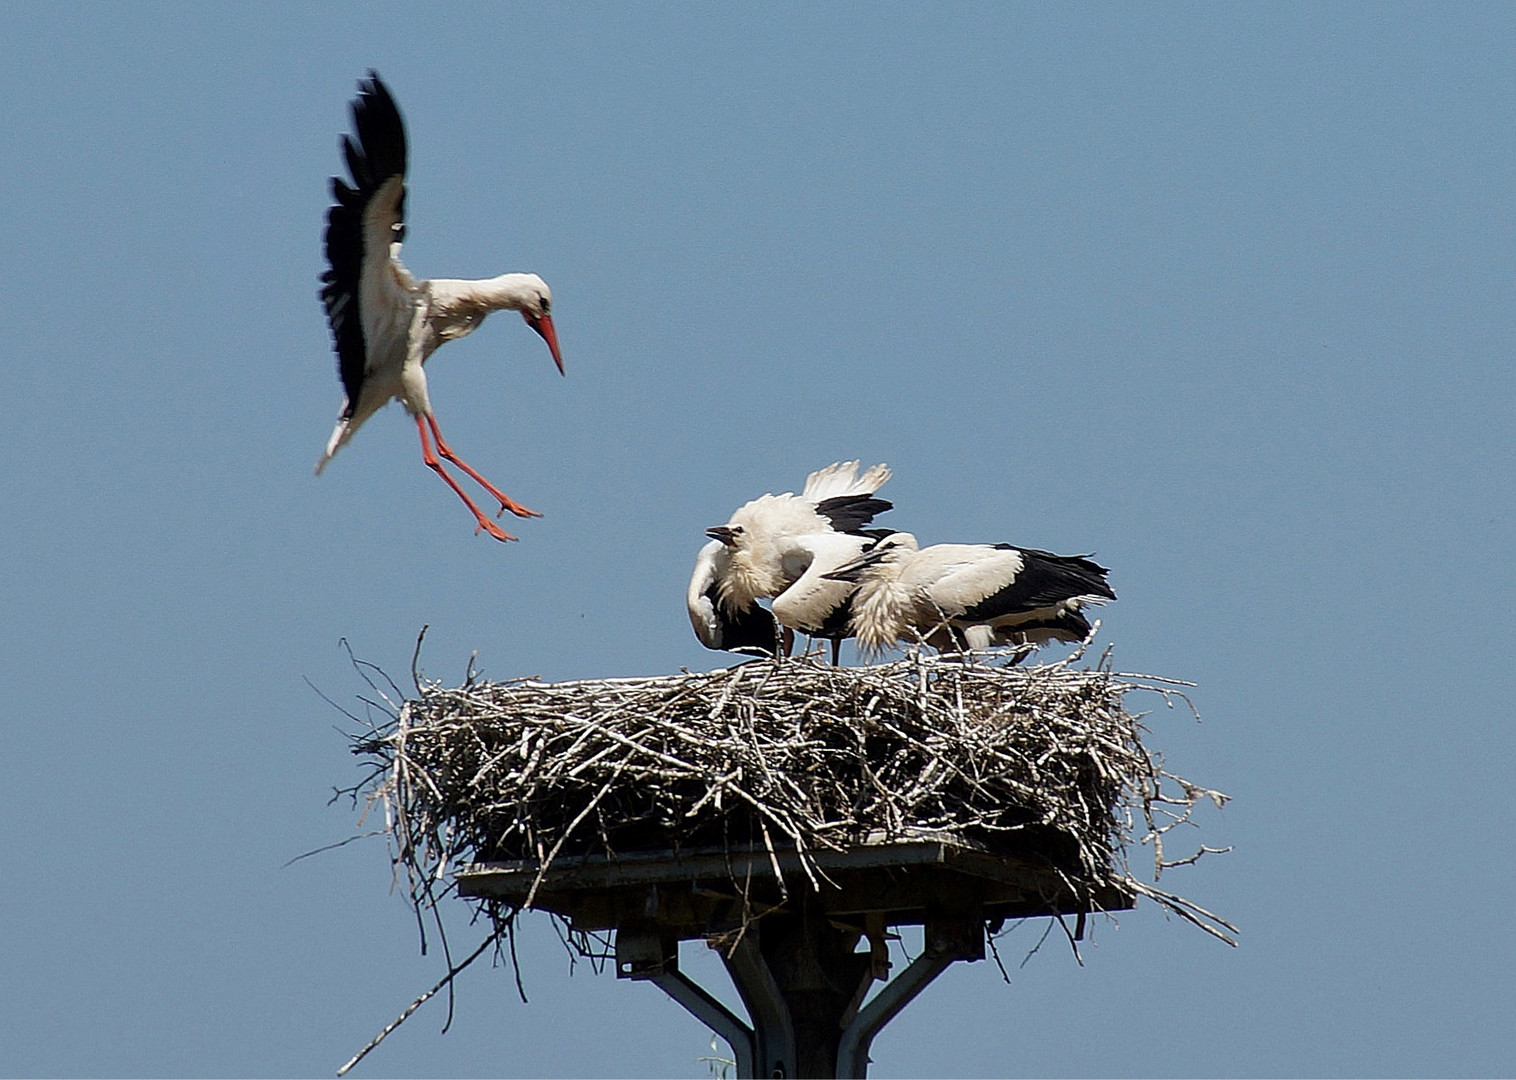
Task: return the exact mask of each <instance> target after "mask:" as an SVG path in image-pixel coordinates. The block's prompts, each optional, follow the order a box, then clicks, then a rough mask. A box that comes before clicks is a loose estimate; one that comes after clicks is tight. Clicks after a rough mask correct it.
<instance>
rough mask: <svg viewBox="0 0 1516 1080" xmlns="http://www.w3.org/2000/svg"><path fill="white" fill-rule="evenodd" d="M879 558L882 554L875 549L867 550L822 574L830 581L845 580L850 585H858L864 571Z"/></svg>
mask: <svg viewBox="0 0 1516 1080" xmlns="http://www.w3.org/2000/svg"><path fill="white" fill-rule="evenodd" d="M879 559H880V556H879V555H878V554H877V553H875V552H874V551H872V550H870V551H865V552H864V553H863V554H862V555H860V556H858V557H857V558H856V559H854V560H853V561H852V562H847V563H843V564H842V565H841V566H839V567H837V569H835V570H833V571H832V572H831V573H830V574H822V575H821V576H822V577H823V578H825V579H826V580H828V581H845V582H847V583H848V584H849V585H856V584H858V582H859V580H860V579H861V578H862V577H863V574H864V572H865V571H866V570H868V568H869V567H871V566H873V565H874V564H875V563H877V562H878V561H879Z"/></svg>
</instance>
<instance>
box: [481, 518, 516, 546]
mask: <svg viewBox="0 0 1516 1080" xmlns="http://www.w3.org/2000/svg"><path fill="white" fill-rule="evenodd" d="M480 529H483V530H484V531H485V532H487V533H489V534H490V535H491V536H493V537H494V538H495V539H496V540H499V541H501V542H502V543H503V542H505V541H507V540H515V539H516V537H514V536H512V535H511V534H510V533H508V532H506V531H505V530H504V529H502V528H501V527H500V526H499V525H496V524H495V523H494V522H493V521H491V520H490V519H489V518H487V517H484V516H483V515H481V516H480V517H479V524H478V526H477V527H476V528H475V529H474V535H475V536H478V535H479V530H480Z"/></svg>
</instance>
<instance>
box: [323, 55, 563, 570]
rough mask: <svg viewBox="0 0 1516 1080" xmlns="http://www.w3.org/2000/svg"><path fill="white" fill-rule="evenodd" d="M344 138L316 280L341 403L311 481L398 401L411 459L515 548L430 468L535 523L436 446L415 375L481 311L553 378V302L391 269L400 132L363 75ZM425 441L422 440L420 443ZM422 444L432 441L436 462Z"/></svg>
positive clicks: (541, 288)
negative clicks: (417, 456)
mask: <svg viewBox="0 0 1516 1080" xmlns="http://www.w3.org/2000/svg"><path fill="white" fill-rule="evenodd" d="M352 112H353V130H354V132H355V133H356V139H355V138H354V137H352V136H343V139H342V146H343V152H344V155H345V156H346V158H347V167H348V171H349V172H350V173H351V174H352V186H351V187H349V186H348V185H347V184H346V183H344V182H343V180H342V178H341V177H337V176H334V177H332V197H333V198H334V199H335V200H336V202H335V204H334V205H333V206H332V207H331V208H330V209H329V210H328V211H327V214H326V259H327V262H328V263H329V264H330V269H328V270H327V271H326V272H325V273H324V274H322V275H321V280H322V281H323V282H325V284H324V285H323V286H322V288H321V300H322V302H323V303H324V304H325V305H326V317H327V321H328V322H329V323H330V324H331V328H332V344H333V348H334V349H335V350H336V353H337V371H338V375H339V376H340V377H341V379H342V389H343V391H344V392H345V393H346V397H345V398H344V399H343V402H342V412H341V414H340V415H339V416H338V418H337V426H336V428H335V429H333V431H332V437H331V439H329V440H328V441H327V444H326V451H325V453H323V454H322V455H321V460H320V461H318V462H317V463H316V474H317V475H318V476H319V475H320V474H321V470H322V469H324V468H326V465H327V463H328V462H329V461H331V460H332V457H333V455H335V454H336V453H337V451H338V450H340V449H342V447H343V446H344V445H345V444H346V443H347V441H348V440H349V439H351V438H352V437H353V433H354V432H356V431H357V430H358V428H359V427H360V426H361V425H362V424H363V422H364V421H365V420H367V419H368V418H369V417H370V416H372V415H374V413H375V412H377V411H378V410H379V409H380V408H381V407H382V406H384V405H386V404H388V403H389V401H390V399H391V398H398V399H399V400H400V403H401V404H402V405H404V406H405V411H406V412H407V413H409V414H410V415H411V416H412V417H413V418H414V419H415V421H416V431H417V432H418V433H419V435H420V436H421V459H422V461H424V462H425V463H426V465H427V467H428V468H430V469H431V470H432V471H433V472H435V473H436V474H437V475H438V476H440V477H442V479H443V480H445V481H446V482H447V485H448V487H450V488H452V489H453V491H454V492H456V493H457V495H458V497H459V498H460V499H462V500H463V502H464V505H466V506H467V507H468V508H469V510H471V511H472V512H473V514H474V517H475V518H476V519H477V520H478V522H479V527H478V528H476V529H475V530H474V531H475V532H476V533H477V532H478V531H479V529H485V530H487V531H488V532H489V534H490V535H491V536H493V537H494V538H495V539H496V540H514V539H516V538H515V537H514V536H512V535H511V534H510V533H508V532H506V531H505V530H503V529H502V528H500V526H499V525H496V524H495V523H494V522H493V521H491V520H490V519H489V518H487V517H485V516H484V514H483V513H482V512H481V511H480V509H479V508H478V507H477V506H475V505H474V502H473V500H472V499H470V498H469V497H468V495H467V494H465V493H464V491H463V489H462V488H461V487H459V486H458V483H457V481H455V480H454V479H453V478H452V477H451V476H449V475H448V473H447V472H446V471H445V470H444V469H443V467H442V463H441V462H440V461H438V460H437V455H438V454H440V455H441V456H442V457H444V458H446V459H447V460H448V461H450V462H452V463H453V464H454V465H456V466H458V468H460V469H462V470H463V471H464V472H466V473H467V474H468V475H469V476H471V477H473V479H474V480H476V481H477V482H478V483H479V485H480V486H481V487H483V488H484V490H485V491H487V492H489V493H490V495H491V496H493V497H494V498H495V499H496V500H498V501H499V503H500V511H499V512H498V513H497V515H496V516H497V517H498V516H499V514H500V513H504V512H505V511H506V510H509V511H510V512H511V513H513V514H515V515H516V516H518V517H541V516H542V515H541V514H539V513H537V512H536V511H535V510H529V509H527V508H526V507H525V506H522V505H521V504H520V503H518V502H516V501H515V500H514V499H511V498H509V497H508V496H506V495H505V494H504V493H502V492H501V491H500V490H499V489H498V488H496V487H495V485H494V484H491V483H490V482H489V481H488V480H486V479H485V478H484V477H483V476H481V475H480V474H479V473H477V472H475V471H474V469H473V468H472V467H470V466H469V465H468V464H467V463H465V462H464V461H463V460H462V459H461V458H459V457H458V456H457V455H456V454H454V453H453V451H452V450H451V448H449V447H448V445H447V443H446V442H444V441H443V438H442V432H441V430H440V429H439V428H438V427H437V418H436V417H435V416H434V415H433V413H432V405H431V401H430V400H429V399H428V397H427V392H426V372H425V371H424V370H423V368H422V365H423V364H425V363H426V361H427V359H428V358H429V357H430V356H431V355H432V353H434V352H436V351H437V348H438V347H439V346H441V345H442V344H443V343H444V342H448V341H452V340H454V339H456V338H461V337H463V336H465V335H467V334H469V333H472V332H473V331H474V329H475V328H476V327H478V325H479V324H480V323H481V322H483V321H484V317H485V316H486V315H488V314H489V313H490V312H492V311H496V310H499V309H501V308H505V309H508V310H511V311H519V312H521V315H522V317H523V318H524V319H525V320H526V324H527V325H528V326H530V327H531V328H532V329H533V330H535V331H537V333H538V334H540V335H541V336H542V338H543V340H544V341H546V342H547V347H548V349H549V350H550V351H551V352H552V354H553V362H554V363H556V364H557V365H558V371H559V373H562V371H563V357H562V356H561V355H560V354H559V352H558V332H557V330H556V329H554V327H553V317H552V314H551V308H552V301H553V294H552V291H551V290H550V289H548V287H547V284H546V283H545V282H544V281H543V280H542V279H541V278H540V277H538V276H537V275H536V274H501V275H500V276H499V277H493V278H485V279H483V280H480V281H461V280H456V279H450V278H433V279H432V280H430V281H418V280H416V278H414V277H413V276H412V275H411V272H410V271H409V270H407V269H406V268H405V266H404V265H403V264H402V263H401V262H400V243H401V241H402V240H403V239H404V237H405V225H404V219H405V167H406V145H405V123H404V121H402V120H401V118H400V110H399V109H398V108H397V107H396V105H395V99H394V98H393V97H391V96H390V92H389V89H388V88H387V87H386V86H385V85H384V83H383V82H381V81H380V79H379V75H378V73H377V72H374V71H372V70H370V71H369V73H368V78H366V79H361V80H359V82H358V96H357V98H356V99H354V101H353V103H352ZM428 430H430V439H429V438H428ZM431 439H435V440H436V444H437V447H436V453H435V454H434V453H433V452H432V446H431V441H430V440H431Z"/></svg>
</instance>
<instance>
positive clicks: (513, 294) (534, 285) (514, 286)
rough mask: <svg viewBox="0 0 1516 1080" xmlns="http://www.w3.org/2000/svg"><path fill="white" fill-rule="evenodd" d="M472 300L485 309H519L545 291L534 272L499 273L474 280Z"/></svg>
mask: <svg viewBox="0 0 1516 1080" xmlns="http://www.w3.org/2000/svg"><path fill="white" fill-rule="evenodd" d="M469 284H471V285H473V286H474V300H475V302H476V303H477V304H479V306H480V307H482V308H484V309H485V310H486V311H499V310H501V309H504V310H506V311H520V310H521V309H522V308H524V307H526V306H527V305H528V304H529V303H531V302H532V301H534V300H536V299H537V298H538V297H540V296H542V294H543V293H545V292H546V291H547V285H546V284H545V283H544V282H543V280H542V279H541V278H540V277H538V276H537V275H536V274H501V275H500V276H499V277H492V278H485V279H484V280H483V281H474V282H470V283H469Z"/></svg>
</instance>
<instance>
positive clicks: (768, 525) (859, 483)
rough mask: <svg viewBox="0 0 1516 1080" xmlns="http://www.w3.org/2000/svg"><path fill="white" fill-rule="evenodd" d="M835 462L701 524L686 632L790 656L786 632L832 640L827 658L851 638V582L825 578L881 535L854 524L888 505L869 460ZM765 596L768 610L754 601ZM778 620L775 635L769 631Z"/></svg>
mask: <svg viewBox="0 0 1516 1080" xmlns="http://www.w3.org/2000/svg"><path fill="white" fill-rule="evenodd" d="M858 466H859V463H858V462H857V461H844V462H837V463H836V464H833V465H828V466H827V467H826V468H824V469H818V470H816V471H815V472H813V473H811V475H810V476H808V477H806V482H805V488H804V489H803V490H802V491H801V493H800V494H799V495H795V494H793V493H791V492H785V493H784V494H783V495H764V496H761V497H759V498H757V499H754V500H753V501H752V502H749V503H747V504H745V505H743V506H741V507H739V508H738V510H737V511H736V513H734V514H733V515H732V517H731V520H730V521H728V522H727V523H726V524H725V525H717V526H715V527H714V528H710V529H707V530H706V535H707V536H709V537H711V542H710V543H708V544H706V545H705V547H703V548H701V549H700V553H699V555H698V556H697V557H696V559H695V572H694V573H693V574H692V575H691V577H690V584H689V589H688V591H687V592H686V594H685V603H686V606H687V607H688V609H689V615H690V624H691V625H692V626H693V627H694V629H695V636H696V637H698V638H699V639H700V641H701V643H702V644H703V645H705V646H706V647H707V648H710V649H726V650H729V651H733V652H750V653H756V654H758V655H762V656H773V655H775V654H776V652H778V651H783V653H784V654H785V655H788V654H789V651H790V648H791V645H792V643H793V641H794V634H795V632H797V631H798V632H799V633H803V634H809V635H810V636H812V637H824V638H828V639H830V640H831V642H832V662H833V663H834V664H835V663H836V662H837V660H838V657H839V654H840V651H841V648H842V641H843V639H844V638H847V637H850V636H852V635H851V631H850V630H849V620H850V613H849V610H848V600H849V598H850V597H851V596H852V593H853V586H852V585H851V584H845V583H842V582H838V581H829V580H827V579H826V577H825V575H826V574H827V572H829V571H831V570H833V569H836V568H837V567H840V566H842V565H844V564H845V563H847V562H849V561H850V560H852V559H854V558H856V557H857V556H858V555H859V554H860V553H861V552H863V551H864V550H866V549H867V548H868V547H870V546H871V545H872V544H874V543H875V542H876V541H877V540H878V539H879V537H881V536H884V535H886V534H885V533H884V532H881V531H877V530H866V529H864V528H863V526H865V525H867V524H868V523H869V522H871V521H873V520H874V515H875V514H882V513H883V512H884V511H886V510H888V509H890V508H891V505H892V504H891V503H889V502H887V501H886V500H884V499H876V498H875V497H874V492H875V491H877V490H878V489H879V488H880V487H882V486H883V485H884V482H885V481H886V480H888V479H889V478H890V470H889V467H888V466H886V465H883V464H880V465H875V466H873V467H872V468H870V469H867V470H865V472H864V473H863V475H861V476H860V475H859V474H858ZM760 600H772V601H773V604H772V611H770V610H768V609H765V608H764V607H763V606H762V605H760V604H759V601H760ZM780 626H782V627H783V628H784V632H783V633H782V634H779V633H778V627H780Z"/></svg>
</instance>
